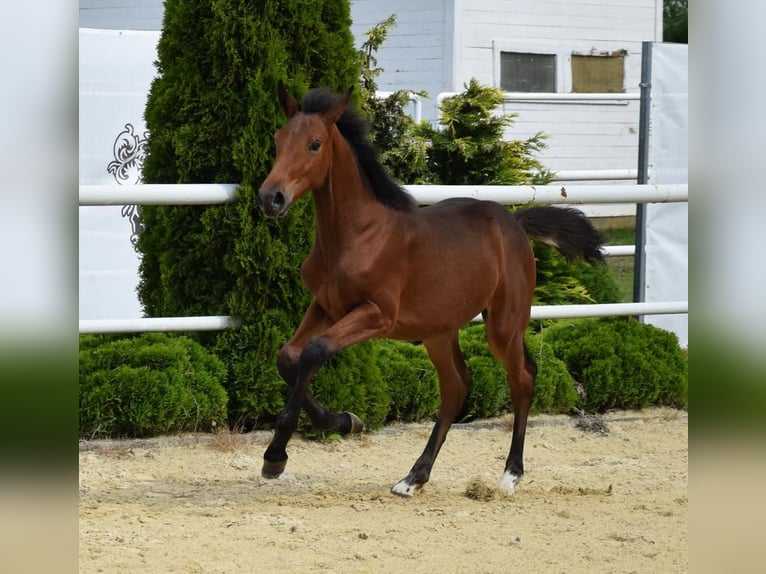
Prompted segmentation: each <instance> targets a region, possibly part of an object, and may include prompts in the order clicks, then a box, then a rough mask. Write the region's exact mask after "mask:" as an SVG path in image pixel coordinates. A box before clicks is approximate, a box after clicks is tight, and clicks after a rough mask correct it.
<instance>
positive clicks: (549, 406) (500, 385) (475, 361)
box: [460, 325, 578, 419]
mask: <svg viewBox="0 0 766 574" xmlns="http://www.w3.org/2000/svg"><path fill="white" fill-rule="evenodd" d="M460 335H461V337H460V345H461V348H462V349H463V353H464V355H465V356H466V362H467V363H468V368H469V369H470V370H471V374H472V375H473V386H472V388H471V392H470V393H469V395H468V398H467V399H466V403H465V406H464V408H463V413H462V418H464V419H466V418H486V417H494V416H498V415H500V414H503V413H504V412H507V411H508V410H510V408H511V405H512V397H511V396H510V390H509V388H508V383H507V376H506V372H505V369H504V368H503V366H502V365H501V364H500V362H499V361H497V359H495V357H494V356H493V355H492V353H491V351H490V350H489V346H488V343H487V335H486V329H485V327H484V325H471V326H469V327H466V328H464V329H462V330H461V332H460ZM525 341H526V345H527V348H528V349H529V352H530V354H531V355H532V357H533V358H534V359H535V361H536V362H537V378H536V381H535V396H534V399H533V400H532V407H531V409H530V411H531V412H532V413H540V412H546V413H566V412H569V411H570V410H571V409H572V408H573V407H575V406H577V404H578V396H577V392H576V391H575V388H574V381H573V380H572V377H571V376H570V375H569V373H568V371H567V369H566V366H565V365H564V363H563V362H562V361H560V360H559V359H557V358H556V357H555V356H554V353H553V350H552V348H551V347H550V345H548V344H547V342H545V341H544V340H543V339H542V338H540V337H538V336H536V335H532V334H531V333H527V336H526V339H525Z"/></svg>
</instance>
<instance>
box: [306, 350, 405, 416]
mask: <svg viewBox="0 0 766 574" xmlns="http://www.w3.org/2000/svg"><path fill="white" fill-rule="evenodd" d="M351 350H353V352H349V351H351ZM375 355H376V351H375V347H374V343H373V342H371V341H368V342H366V343H360V344H358V345H355V346H354V347H353V348H352V349H345V350H343V351H342V352H341V353H340V354H338V355H336V356H335V357H332V358H331V359H330V361H329V363H328V364H326V365H325V366H324V367H322V368H321V369H319V371H318V372H317V374H316V376H315V377H314V380H313V381H312V383H311V391H312V392H313V394H314V396H315V397H316V398H317V399H318V400H319V402H320V403H322V404H323V405H324V406H325V407H326V408H327V409H329V410H331V411H336V412H342V411H351V412H353V413H354V414H356V415H358V416H359V418H361V419H362V420H363V421H364V424H365V427H366V428H367V429H368V430H375V429H378V428H380V427H381V426H382V425H383V423H384V422H385V420H386V416H387V414H388V411H389V406H390V403H391V397H390V395H389V389H388V386H387V385H386V382H385V380H384V378H383V376H382V374H381V370H380V368H379V366H378V363H377V362H376V357H375ZM306 420H308V419H306Z"/></svg>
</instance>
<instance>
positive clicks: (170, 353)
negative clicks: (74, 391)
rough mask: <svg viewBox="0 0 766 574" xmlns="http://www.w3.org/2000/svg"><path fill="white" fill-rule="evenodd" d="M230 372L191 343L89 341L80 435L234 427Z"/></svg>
mask: <svg viewBox="0 0 766 574" xmlns="http://www.w3.org/2000/svg"><path fill="white" fill-rule="evenodd" d="M225 379H226V367H225V366H224V364H223V363H222V362H221V361H220V360H219V359H218V358H217V357H215V356H214V355H212V354H211V353H209V352H207V351H206V350H205V349H204V348H203V347H202V346H201V345H200V344H199V343H197V342H195V341H193V340H191V339H189V338H188V337H181V336H170V335H164V334H145V335H141V336H137V337H128V338H117V339H115V338H112V337H106V336H100V337H93V336H91V337H81V344H80V409H79V412H80V425H79V430H80V436H81V437H83V438H94V437H123V436H131V437H145V436H152V435H158V434H168V433H175V432H183V431H208V430H211V429H212V428H214V427H215V426H216V425H218V424H221V423H223V422H224V421H225V420H226V403H227V396H226V391H225V390H224V388H223V386H222V385H221V383H222V382H223V381H225Z"/></svg>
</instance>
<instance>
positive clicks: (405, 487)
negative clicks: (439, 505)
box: [391, 480, 423, 498]
mask: <svg viewBox="0 0 766 574" xmlns="http://www.w3.org/2000/svg"><path fill="white" fill-rule="evenodd" d="M422 487H423V485H422V484H410V483H409V482H407V480H400V481H399V482H397V483H396V484H395V485H394V486H392V487H391V494H395V495H396V496H401V497H404V498H410V497H411V496H412V495H413V494H415V493H416V492H417V491H418V490H420V489H421V488H422Z"/></svg>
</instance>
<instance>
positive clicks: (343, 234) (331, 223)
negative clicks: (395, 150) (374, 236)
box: [312, 128, 388, 252]
mask: <svg viewBox="0 0 766 574" xmlns="http://www.w3.org/2000/svg"><path fill="white" fill-rule="evenodd" d="M333 131H334V135H333V140H332V145H333V153H334V155H333V162H332V165H331V166H330V171H329V175H328V178H327V180H326V181H325V183H324V185H323V187H322V188H320V189H315V190H314V191H313V193H312V196H313V199H314V207H315V213H316V234H317V240H318V241H319V242H320V246H321V247H322V249H323V250H325V251H328V252H329V251H333V250H335V249H337V248H338V247H341V246H344V245H346V244H347V241H348V240H352V239H353V238H354V237H355V236H357V235H359V234H360V233H361V232H362V231H363V230H366V229H369V226H370V225H371V224H373V223H376V222H378V221H381V220H382V218H384V217H385V215H386V212H387V211H388V210H387V209H386V208H385V207H384V206H383V205H382V204H381V203H380V202H378V201H377V200H376V199H375V196H374V195H373V192H372V190H371V189H369V186H368V184H367V183H366V181H365V179H364V177H363V176H362V173H361V171H360V169H359V165H358V163H357V161H356V156H355V155H354V152H353V151H352V150H351V147H350V146H349V144H348V143H347V142H346V140H345V139H344V138H343V136H342V135H341V134H340V132H338V130H337V128H336V129H335V130H333Z"/></svg>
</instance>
